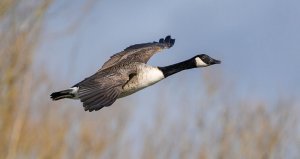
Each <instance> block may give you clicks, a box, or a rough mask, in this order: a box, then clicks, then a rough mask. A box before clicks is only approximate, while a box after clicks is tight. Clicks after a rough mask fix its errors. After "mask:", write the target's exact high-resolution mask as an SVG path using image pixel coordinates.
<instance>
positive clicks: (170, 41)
mask: <svg viewBox="0 0 300 159" xmlns="http://www.w3.org/2000/svg"><path fill="white" fill-rule="evenodd" d="M159 43H163V44H167V47H169V48H170V47H172V46H173V45H174V44H175V39H172V37H171V35H168V36H166V37H165V39H163V38H161V39H159Z"/></svg>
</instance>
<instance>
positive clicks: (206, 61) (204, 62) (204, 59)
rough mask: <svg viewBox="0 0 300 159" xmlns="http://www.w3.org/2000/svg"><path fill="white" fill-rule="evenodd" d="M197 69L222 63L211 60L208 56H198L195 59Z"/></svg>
mask: <svg viewBox="0 0 300 159" xmlns="http://www.w3.org/2000/svg"><path fill="white" fill-rule="evenodd" d="M194 60H195V63H196V66H197V67H206V66H210V65H214V64H220V63H221V61H219V60H216V59H213V58H211V57H210V56H208V55H206V54H201V55H197V56H195V57H194Z"/></svg>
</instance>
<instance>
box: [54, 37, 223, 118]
mask: <svg viewBox="0 0 300 159" xmlns="http://www.w3.org/2000/svg"><path fill="white" fill-rule="evenodd" d="M174 43H175V39H172V38H171V36H167V37H166V38H165V39H163V38H162V39H160V40H159V42H152V43H143V44H136V45H132V46H129V47H128V48H126V49H125V50H124V51H121V52H119V53H117V54H115V55H113V56H111V58H110V59H109V60H108V61H107V62H105V63H104V65H103V66H102V68H101V69H100V70H98V71H97V72H96V73H95V74H94V75H92V76H90V77H88V78H86V79H84V80H83V81H81V82H79V83H77V84H75V85H74V86H72V87H71V88H69V89H67V90H63V91H59V92H54V93H52V94H51V98H52V99H53V100H59V99H63V98H71V99H80V101H81V102H82V103H83V107H84V110H86V111H87V110H88V111H90V112H91V111H93V110H95V111H97V110H99V109H101V108H103V107H108V106H110V105H112V104H113V103H114V102H115V101H116V99H118V98H122V97H125V96H128V95H131V94H132V93H135V92H137V91H139V90H141V89H143V88H146V87H148V86H151V85H153V84H155V83H157V82H159V81H160V80H162V79H164V78H166V77H168V76H170V75H172V74H174V73H177V72H180V71H182V70H186V69H191V68H197V67H206V66H210V65H213V64H219V63H221V61H219V60H215V59H213V58H211V57H209V56H208V55H205V54H201V55H197V56H195V57H193V58H191V59H189V60H186V61H183V62H180V63H177V64H173V65H170V66H166V67H154V66H150V65H147V64H146V63H147V62H148V60H149V59H150V58H151V56H153V55H154V54H155V53H157V52H159V51H161V50H163V49H167V48H170V47H172V46H173V45H174Z"/></svg>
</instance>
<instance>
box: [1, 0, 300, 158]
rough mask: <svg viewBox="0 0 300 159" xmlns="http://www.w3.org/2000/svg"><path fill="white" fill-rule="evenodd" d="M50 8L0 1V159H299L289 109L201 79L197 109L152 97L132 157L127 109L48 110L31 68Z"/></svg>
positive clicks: (41, 75) (44, 82) (45, 82)
mask: <svg viewBox="0 0 300 159" xmlns="http://www.w3.org/2000/svg"><path fill="white" fill-rule="evenodd" d="M51 3H53V1H52V0H42V1H35V2H32V4H31V5H24V4H25V2H21V1H17V0H2V1H0V68H1V70H0V133H1V135H0V158H7V159H14V158H78V159H79V158H122V159H124V158H148V159H153V158H162V159H165V158H199V159H211V158H218V159H235V158H237V159H238V158H249V159H253V158H255V159H267V158H289V157H290V156H289V153H288V152H289V151H287V149H289V148H294V149H298V151H297V152H296V153H295V154H296V155H294V156H298V157H299V155H300V152H299V149H300V147H299V142H298V145H297V144H290V143H289V141H298V140H299V135H297V133H293V132H294V131H293V128H294V127H295V126H296V123H297V122H296V121H298V119H297V118H296V113H295V112H296V111H294V110H295V105H294V103H292V102H290V100H284V99H283V100H278V101H277V104H275V105H271V106H270V105H269V104H267V103H266V102H264V101H247V100H242V99H235V97H236V92H235V91H234V89H233V90H231V92H230V94H228V91H226V90H227V89H228V87H230V88H233V87H232V86H233V85H232V83H230V82H228V83H224V82H223V83H222V81H224V79H222V80H221V78H224V77H220V76H218V77H215V76H213V75H211V74H208V73H207V74H205V75H204V77H205V78H204V85H205V86H206V88H205V91H204V94H203V96H202V95H201V97H199V102H198V103H202V104H201V105H199V104H197V105H195V104H194V105H192V106H189V104H187V103H194V102H190V101H189V99H188V98H186V97H185V96H184V94H180V97H182V101H183V102H181V103H178V104H177V105H172V108H171V106H168V105H171V103H168V102H167V101H166V98H167V97H166V96H165V93H164V92H161V93H160V94H159V95H158V99H159V101H158V102H157V106H156V108H155V113H156V114H157V115H156V117H155V118H154V120H153V127H151V128H143V127H138V128H137V129H144V130H143V131H145V134H141V136H139V138H141V140H138V145H139V146H141V147H142V148H141V149H140V150H141V152H139V153H137V152H135V151H134V150H133V144H132V143H130V142H128V140H127V139H125V138H126V136H125V135H124V134H126V132H128V127H129V126H130V116H131V115H132V114H133V110H132V109H130V108H133V107H132V106H131V107H129V106H126V105H133V103H122V104H121V105H124V106H120V107H119V108H117V109H115V110H114V111H109V110H106V109H104V110H101V111H100V112H96V113H91V114H89V115H87V114H86V113H84V112H83V111H80V112H79V113H78V112H76V111H75V112H71V111H69V112H68V111H65V110H64V109H63V107H62V106H58V105H60V104H61V103H59V104H58V103H55V104H53V103H51V101H49V99H48V94H47V93H48V91H47V90H48V89H49V87H50V86H51V85H52V83H51V81H50V80H49V78H48V77H47V76H48V75H47V73H45V72H43V70H41V71H40V72H34V71H33V68H32V64H33V63H34V61H33V59H34V57H35V54H34V52H35V49H36V47H37V46H38V44H39V43H38V41H39V37H40V33H41V31H42V28H43V21H44V20H45V19H44V15H45V13H46V12H47V9H48V8H49V6H50V4H51ZM28 7H29V8H28ZM42 88H44V89H42ZM202 89H203V88H202ZM183 91H184V90H183ZM189 91H190V90H189ZM215 101H219V102H218V103H215ZM56 106H57V107H56ZM70 107H71V106H70ZM57 108H61V110H59V109H57ZM170 109H178V111H179V112H181V113H180V115H179V116H177V118H176V120H168V121H167V114H168V112H169V111H170ZM293 112H294V113H293ZM208 119H210V120H208ZM127 137H128V136H127ZM124 140H125V144H124ZM126 141H127V142H126ZM129 141H130V140H129ZM122 142H123V144H122ZM133 156H135V157H133Z"/></svg>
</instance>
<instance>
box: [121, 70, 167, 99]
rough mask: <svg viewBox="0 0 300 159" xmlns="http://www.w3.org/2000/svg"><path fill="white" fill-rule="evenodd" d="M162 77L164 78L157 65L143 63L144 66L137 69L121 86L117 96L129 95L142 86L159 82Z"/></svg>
mask: <svg viewBox="0 0 300 159" xmlns="http://www.w3.org/2000/svg"><path fill="white" fill-rule="evenodd" d="M162 79H164V75H163V73H162V72H161V71H160V70H159V69H158V68H157V67H152V66H148V65H144V67H142V68H141V69H138V73H137V75H136V76H134V77H133V78H132V79H131V80H130V81H129V82H128V83H127V84H126V85H125V86H123V92H122V93H121V94H120V96H119V98H122V97H125V96H128V95H131V94H133V93H135V92H137V91H139V90H141V89H143V88H146V87H148V86H151V85H153V84H155V83H157V82H159V81H160V80H162Z"/></svg>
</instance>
